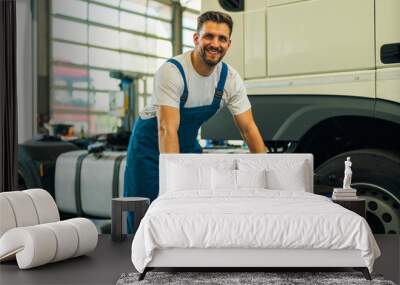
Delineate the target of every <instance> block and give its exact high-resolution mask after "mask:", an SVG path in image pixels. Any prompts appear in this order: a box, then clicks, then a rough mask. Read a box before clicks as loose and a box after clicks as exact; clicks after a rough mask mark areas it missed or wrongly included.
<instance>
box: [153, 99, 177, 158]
mask: <svg viewBox="0 0 400 285" xmlns="http://www.w3.org/2000/svg"><path fill="white" fill-rule="evenodd" d="M157 120H158V145H159V148H160V153H179V139H178V128H179V122H180V115H179V109H177V108H174V107H170V106H159V107H158V109H157Z"/></svg>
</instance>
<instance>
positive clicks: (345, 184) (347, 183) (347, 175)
mask: <svg viewBox="0 0 400 285" xmlns="http://www.w3.org/2000/svg"><path fill="white" fill-rule="evenodd" d="M344 166H345V168H344V179H343V189H351V186H350V185H351V177H352V175H353V172H352V171H351V161H350V156H348V157H347V160H346V161H345V162H344Z"/></svg>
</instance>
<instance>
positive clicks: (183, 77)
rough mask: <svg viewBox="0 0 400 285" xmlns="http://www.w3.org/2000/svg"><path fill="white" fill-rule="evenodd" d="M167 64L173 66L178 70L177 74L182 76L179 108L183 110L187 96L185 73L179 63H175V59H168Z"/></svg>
mask: <svg viewBox="0 0 400 285" xmlns="http://www.w3.org/2000/svg"><path fill="white" fill-rule="evenodd" d="M167 62H170V63H172V64H174V65H175V66H176V67H177V68H178V70H179V72H180V74H181V76H182V79H183V93H182V96H181V100H180V108H183V107H184V106H185V103H186V101H187V98H188V94H189V91H188V87H187V82H186V76H185V71H184V70H183V67H182V65H181V64H180V62H179V61H177V60H176V59H173V58H170V59H168V60H167Z"/></svg>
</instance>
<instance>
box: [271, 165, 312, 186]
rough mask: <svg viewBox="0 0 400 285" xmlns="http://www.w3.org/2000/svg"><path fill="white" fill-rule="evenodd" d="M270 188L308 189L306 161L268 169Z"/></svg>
mask: <svg viewBox="0 0 400 285" xmlns="http://www.w3.org/2000/svg"><path fill="white" fill-rule="evenodd" d="M267 181H268V183H267V185H268V188H269V189H274V190H290V191H303V192H306V189H307V179H306V172H305V163H304V162H302V163H296V164H293V165H292V167H290V168H289V167H288V168H274V169H269V170H268V171H267Z"/></svg>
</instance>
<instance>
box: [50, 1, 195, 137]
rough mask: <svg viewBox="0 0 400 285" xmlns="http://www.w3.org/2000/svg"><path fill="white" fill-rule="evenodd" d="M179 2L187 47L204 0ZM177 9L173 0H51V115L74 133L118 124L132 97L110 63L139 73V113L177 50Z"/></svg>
mask: <svg viewBox="0 0 400 285" xmlns="http://www.w3.org/2000/svg"><path fill="white" fill-rule="evenodd" d="M181 5H182V7H183V15H182V24H183V30H182V33H183V35H184V37H183V43H182V47H183V50H188V49H191V48H193V41H192V40H191V38H192V35H193V32H194V31H195V28H196V18H197V16H198V14H199V11H200V0H182V1H181ZM172 17H173V3H172V0H170V1H169V0H68V1H65V0H52V1H50V21H49V23H50V36H51V37H50V45H49V46H50V70H51V71H52V72H51V75H50V94H51V95H50V113H51V123H53V124H54V123H64V124H72V125H73V126H74V130H75V135H76V136H78V135H79V134H81V130H83V132H84V133H85V135H94V134H99V133H108V132H115V131H116V130H117V128H118V127H119V126H121V124H122V121H123V119H122V116H123V110H124V107H126V100H125V98H124V92H123V91H122V90H121V88H120V83H121V81H120V80H119V79H115V78H112V76H110V72H111V71H120V72H122V74H124V75H128V76H131V77H136V78H138V79H137V80H136V81H135V84H136V85H135V88H134V90H135V92H134V93H135V98H134V100H135V101H134V102H135V105H136V109H135V114H136V115H137V114H138V112H140V111H141V110H142V109H143V108H144V107H145V106H146V105H147V103H148V101H149V99H150V95H151V93H152V89H153V75H154V73H155V71H156V70H157V68H158V67H159V66H160V65H161V64H163V63H164V62H165V61H166V60H167V59H168V58H170V57H172V56H173V43H172V38H173V27H172V24H173V23H172V20H173V19H172ZM121 112H122V113H121Z"/></svg>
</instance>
